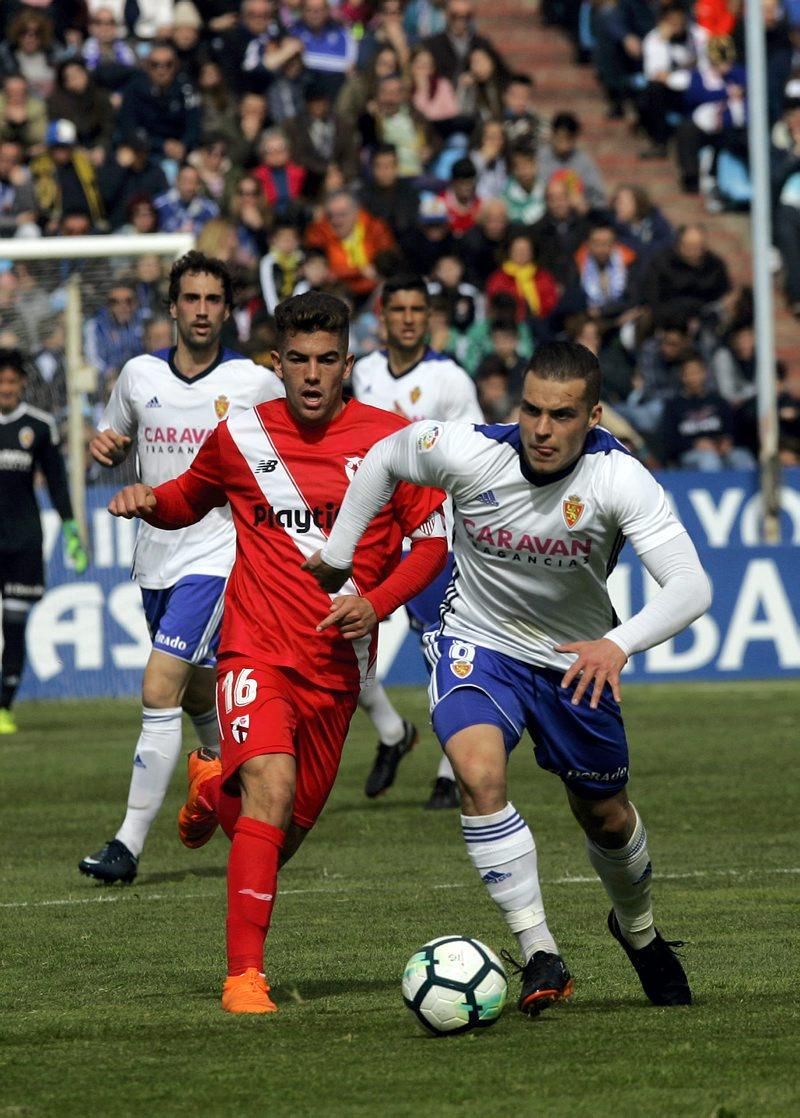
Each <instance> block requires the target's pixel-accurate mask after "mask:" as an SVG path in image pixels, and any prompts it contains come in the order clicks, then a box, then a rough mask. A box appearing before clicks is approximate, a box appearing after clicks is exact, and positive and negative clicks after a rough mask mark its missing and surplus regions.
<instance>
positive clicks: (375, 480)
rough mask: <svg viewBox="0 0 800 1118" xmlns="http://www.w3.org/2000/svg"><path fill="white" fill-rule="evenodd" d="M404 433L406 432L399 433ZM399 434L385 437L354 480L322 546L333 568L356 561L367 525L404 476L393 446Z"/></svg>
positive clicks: (365, 461) (360, 468)
mask: <svg viewBox="0 0 800 1118" xmlns="http://www.w3.org/2000/svg"><path fill="white" fill-rule="evenodd" d="M399 433H400V434H401V435H402V434H405V432H404V431H401V432H399ZM396 438H397V435H391V436H390V437H389V438H387V439H382V440H381V441H380V442H379V443H376V444H375V446H373V447H372V449H371V450H370V451H369V453H368V454H367V455H366V457H365V458H364V460H363V462H362V463H361V465H360V466H359V467H358V471H357V473H356V475H355V477H354V478H353V480H352V481H351V482H350V485H349V487H348V489H347V493H346V494H345V498H344V501H343V502H342V507H341V509H340V510H339V515H338V516H337V517H336V523H335V524H334V526H333V530H332V532H331V534H330V536H329V537H328V542H327V543H326V544H325V546H324V547H323V549H322V553H321V558H322V559H323V560H324V562H326V563H328V564H329V565H330V566H331V567H338V568H340V569H341V570H344V569H345V568H346V567H349V566H350V565H351V564H352V562H353V553H354V552H355V549H356V545H357V544H358V542H359V540H360V539H361V537H362V536H363V535H364V532H366V530H367V525H368V524H369V522H370V521H371V520H372V518H373V517H374V516H376V515H377V514H378V512H380V510H381V509H382V508H383V506H384V505H385V504H386V502H387V501H389V500H390V499H391V496H392V493H394V491H395V487H396V486H397V483H398V481H400V476H399V475H398V474H397V473H396V472H395V467H394V464H393V462H392V454H391V448H389V449H388V450H387V449H386V448H387V447H388V445H389V443H391V442H392V441H393V440H394V439H396Z"/></svg>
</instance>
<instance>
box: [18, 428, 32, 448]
mask: <svg viewBox="0 0 800 1118" xmlns="http://www.w3.org/2000/svg"><path fill="white" fill-rule="evenodd" d="M17 437H18V439H19V445H20V446H21V447H22V449H23V450H30V448H31V447H32V446H33V440H34V438H35V435H34V433H33V428H32V427H20V429H19V434H18V436H17Z"/></svg>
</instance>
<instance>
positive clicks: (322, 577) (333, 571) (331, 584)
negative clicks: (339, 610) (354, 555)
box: [300, 551, 352, 594]
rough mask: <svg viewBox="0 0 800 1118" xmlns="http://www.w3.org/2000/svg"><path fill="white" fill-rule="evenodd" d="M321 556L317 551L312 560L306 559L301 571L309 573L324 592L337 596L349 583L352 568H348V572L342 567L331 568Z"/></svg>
mask: <svg viewBox="0 0 800 1118" xmlns="http://www.w3.org/2000/svg"><path fill="white" fill-rule="evenodd" d="M320 554H321V553H320V552H319V551H315V552H314V554H313V555H312V556H311V558H310V559H306V561H305V563H303V565H302V567H301V568H300V570H301V571H308V573H309V574H312V575H313V576H314V578H315V579H316V580H317V582H318V583H319V584H320V586H321V587H322V589H323V590H327V591H328V593H329V594H335V593H336V591H337V590H341V588H342V587H343V586H344V584H345V583H346V582H347V580H348V578H349V577H350V573H351V569H352V568H350V567H348V568H347V569H346V570H342V568H341V567H331V566H329V565H328V564H327V563H325V562H323V560H322V559H321V558H320Z"/></svg>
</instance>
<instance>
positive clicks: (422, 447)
mask: <svg viewBox="0 0 800 1118" xmlns="http://www.w3.org/2000/svg"><path fill="white" fill-rule="evenodd" d="M441 433H442V428H441V427H440V426H439V424H438V423H434V424H433V426H432V427H426V428H425V430H424V431H422V432H421V433H420V434H419V435H417V450H418V451H419V452H420V454H427V453H428V451H429V450H433V448H434V447H435V446H436V444H437V443H438V441H439V436H440V435H441Z"/></svg>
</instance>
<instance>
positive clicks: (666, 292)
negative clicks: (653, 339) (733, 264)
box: [641, 224, 733, 321]
mask: <svg viewBox="0 0 800 1118" xmlns="http://www.w3.org/2000/svg"><path fill="white" fill-rule="evenodd" d="M732 295H733V292H732V288H731V281H730V277H729V275H728V268H727V265H726V264H725V261H724V260H723V259H722V258H721V257H720V256H718V255H717V254H716V253H715V252H712V251H711V249H710V248H709V247H708V237H707V235H706V231H705V229H704V228H703V226H702V225H696V224H692V225H684V226H682V227H681V228H680V229H679V230H678V234H677V238H676V241H675V244H674V245H671V246H669V247H668V248H666V249H661V250H660V251H659V252H657V253H654V254H653V256H651V258H650V260H649V261H648V262H647V264H646V265H645V268H644V271H643V274H642V280H641V302H643V303H644V304H645V305H646V306H648V307H651V308H658V309H659V310H660V311H661V312H662V313H665V312H666V313H674V314H676V315H678V316H683V317H684V319H685V320H686V321H688V320H689V319H691V318H695V317H696V316H700V315H705V316H707V317H709V316H710V317H711V318H718V317H719V314H720V312H722V311H724V310H725V303H726V302H727V301H728V297H732Z"/></svg>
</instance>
